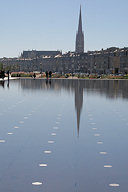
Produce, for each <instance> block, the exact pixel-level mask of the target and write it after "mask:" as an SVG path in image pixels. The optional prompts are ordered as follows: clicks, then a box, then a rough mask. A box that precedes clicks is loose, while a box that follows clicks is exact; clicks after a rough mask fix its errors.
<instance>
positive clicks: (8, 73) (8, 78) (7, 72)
mask: <svg viewBox="0 0 128 192" xmlns="http://www.w3.org/2000/svg"><path fill="white" fill-rule="evenodd" d="M7 75H8V81H9V70H8V71H7Z"/></svg>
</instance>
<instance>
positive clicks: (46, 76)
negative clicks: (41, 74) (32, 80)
mask: <svg viewBox="0 0 128 192" xmlns="http://www.w3.org/2000/svg"><path fill="white" fill-rule="evenodd" d="M45 74H46V78H47V79H48V71H46V72H45Z"/></svg>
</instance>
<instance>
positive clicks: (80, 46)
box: [75, 6, 84, 53]
mask: <svg viewBox="0 0 128 192" xmlns="http://www.w3.org/2000/svg"><path fill="white" fill-rule="evenodd" d="M75 51H76V53H83V52H84V33H83V31H82V15H81V6H80V15H79V26H78V32H77V34H76V50H75Z"/></svg>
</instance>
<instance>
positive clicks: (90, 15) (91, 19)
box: [0, 0, 128, 58]
mask: <svg viewBox="0 0 128 192" xmlns="http://www.w3.org/2000/svg"><path fill="white" fill-rule="evenodd" d="M80 4H81V6H82V23H83V31H84V37H85V52H86V51H93V50H101V49H102V48H103V49H106V48H108V47H114V46H116V47H128V24H127V20H128V19H127V18H128V11H127V10H128V0H0V58H1V57H18V56H20V54H21V52H23V50H32V49H33V50H62V51H63V53H64V52H68V51H74V50H75V38H76V31H77V29H78V21H79V11H80Z"/></svg>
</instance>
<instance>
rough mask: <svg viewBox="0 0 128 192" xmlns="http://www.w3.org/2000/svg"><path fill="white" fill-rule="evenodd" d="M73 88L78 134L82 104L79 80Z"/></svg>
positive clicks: (81, 89)
mask: <svg viewBox="0 0 128 192" xmlns="http://www.w3.org/2000/svg"><path fill="white" fill-rule="evenodd" d="M77 83H78V84H77V85H76V88H75V108H76V113H77V131H78V136H79V129H80V115H81V109H82V105H83V88H82V87H81V86H80V83H79V81H78V82H77Z"/></svg>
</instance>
